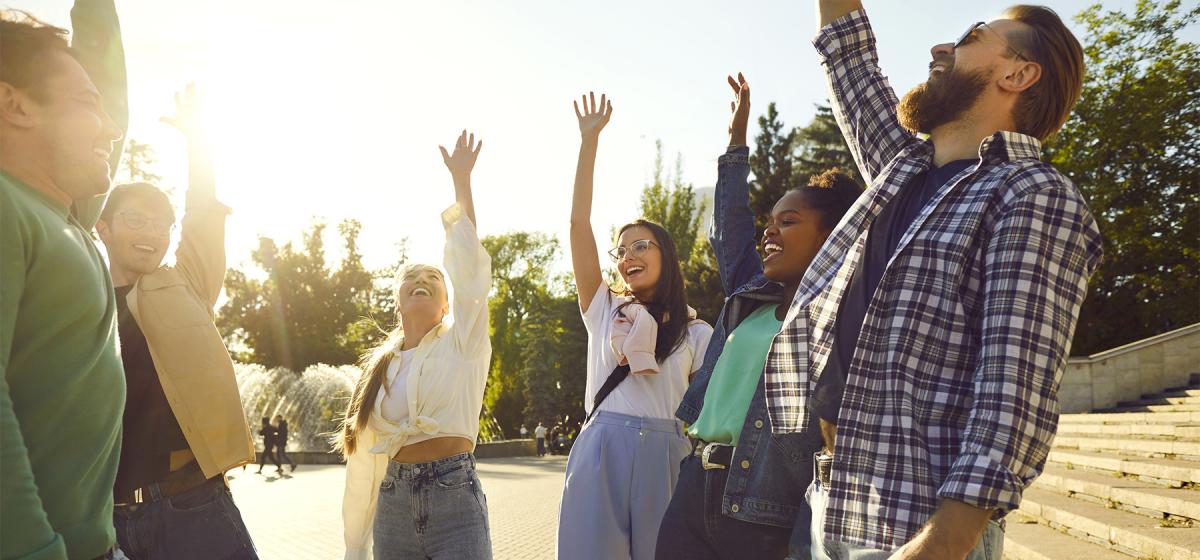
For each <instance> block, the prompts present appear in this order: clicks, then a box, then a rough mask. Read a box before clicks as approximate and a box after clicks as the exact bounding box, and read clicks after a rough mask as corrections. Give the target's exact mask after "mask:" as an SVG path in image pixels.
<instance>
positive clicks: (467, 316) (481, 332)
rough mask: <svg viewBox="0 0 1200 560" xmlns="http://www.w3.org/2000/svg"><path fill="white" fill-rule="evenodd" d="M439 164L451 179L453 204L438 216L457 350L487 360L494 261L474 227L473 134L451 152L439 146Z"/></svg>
mask: <svg viewBox="0 0 1200 560" xmlns="http://www.w3.org/2000/svg"><path fill="white" fill-rule="evenodd" d="M438 148H439V149H441V151H442V161H443V162H445V164H446V169H448V170H450V176H451V177H452V178H453V180H454V199H455V204H454V206H451V207H450V208H449V209H447V210H446V211H445V212H442V225H443V226H444V227H445V228H446V251H445V257H444V261H443V262H444V264H445V266H446V273H447V274H449V275H450V285H451V286H453V288H454V302H453V304H452V305H451V306H450V312H451V313H453V314H454V329H453V334H454V340H455V343H456V344H457V346H458V349H459V351H460V352H462V353H463V354H464V355H468V356H475V357H478V358H479V359H483V360H488V359H490V358H491V339H490V338H488V303H487V297H488V292H490V291H491V289H492V258H491V256H489V255H488V253H487V251H486V250H484V248H483V244H481V243H480V242H479V234H478V233H477V232H476V229H475V203H474V200H473V198H472V195H471V170H472V169H474V168H475V161H476V159H478V158H479V151H480V150H481V149H482V148H483V140H480V141H479V142H475V134H474V133H468V132H467V131H466V130H464V131H463V132H462V134H461V135H459V137H458V141H457V142H456V143H455V145H454V151H453V152H450V151H447V150H446V148H444V147H442V146H438Z"/></svg>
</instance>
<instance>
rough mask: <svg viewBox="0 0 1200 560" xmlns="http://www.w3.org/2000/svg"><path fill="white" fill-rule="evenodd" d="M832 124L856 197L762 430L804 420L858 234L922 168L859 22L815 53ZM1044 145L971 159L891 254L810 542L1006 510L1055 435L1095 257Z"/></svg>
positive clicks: (784, 362)
mask: <svg viewBox="0 0 1200 560" xmlns="http://www.w3.org/2000/svg"><path fill="white" fill-rule="evenodd" d="M814 43H815V45H816V47H817V50H818V51H819V52H820V54H821V56H822V59H823V61H822V63H823V64H824V66H825V70H826V73H827V76H828V80H829V86H830V89H831V92H832V98H833V110H834V114H835V116H836V117H837V121H838V124H839V125H840V127H841V129H842V132H843V134H844V135H845V136H846V139H847V141H848V143H849V145H850V149H851V151H852V152H853V153H854V157H855V161H856V162H857V163H858V166H859V169H860V171H861V172H862V174H863V177H865V178H866V180H867V182H868V184H870V185H871V186H870V188H868V189H867V191H866V192H864V193H863V195H862V196H861V197H860V198H859V199H858V201H857V202H856V203H855V205H854V206H853V207H852V208H851V209H850V210H849V211H848V212H847V213H846V216H845V217H844V218H843V219H842V221H841V223H839V224H838V226H837V227H836V229H835V230H834V232H833V234H832V235H830V237H829V240H828V241H827V242H826V243H825V245H824V247H822V249H821V251H820V253H819V254H818V255H817V256H816V258H815V260H814V261H813V263H812V265H811V266H810V268H809V269H808V272H807V273H806V274H805V277H804V279H803V281H802V282H801V284H800V288H799V290H798V291H797V292H796V298H795V300H794V301H793V302H792V306H791V308H790V310H789V312H788V316H787V318H786V319H785V323H784V324H785V326H784V328H783V330H782V331H781V332H780V333H779V335H778V336H777V337H776V339H775V341H774V343H773V346H772V348H771V351H770V354H769V355H768V358H767V365H766V372H765V375H766V393H767V401H768V408H769V413H770V415H771V423H772V425H773V426H774V430H775V432H777V433H789V432H798V431H805V430H807V429H809V423H810V422H814V421H815V420H813V419H812V417H811V415H810V414H809V412H808V411H807V410H806V400H807V398H808V396H809V395H810V394H811V392H812V390H813V389H814V388H815V387H816V382H817V380H818V379H819V378H820V375H821V372H822V370H823V369H824V367H825V364H826V362H827V361H828V359H829V356H830V350H831V348H832V346H833V339H834V324H835V322H836V320H837V312H838V308H839V304H840V302H841V298H842V296H843V294H844V293H845V291H846V288H847V286H848V285H849V284H850V279H851V278H852V277H853V275H854V272H855V268H856V267H857V266H858V265H859V264H860V263H861V261H862V256H863V251H864V248H865V247H866V240H867V233H868V231H869V229H870V225H871V222H872V220H874V219H875V217H876V216H877V215H878V214H879V212H880V210H881V209H882V208H883V207H884V206H885V205H886V204H887V202H888V201H889V200H890V199H891V198H892V197H893V196H894V195H895V194H896V193H897V191H899V190H900V189H901V188H905V186H906V185H908V184H909V183H910V182H911V181H912V180H913V178H914V177H917V176H918V175H919V174H920V173H922V172H923V171H925V170H926V169H929V168H930V167H931V166H932V164H933V144H932V143H930V142H928V141H925V140H922V139H920V138H918V137H916V136H914V135H913V134H912V133H910V132H909V131H907V130H905V129H904V128H902V127H901V126H900V124H899V122H898V120H897V115H896V105H897V99H896V94H895V92H893V91H892V88H891V86H890V85H889V84H888V82H887V79H886V78H885V77H884V76H883V75H882V73H881V72H880V69H879V65H878V58H877V55H876V51H875V37H874V35H873V33H872V32H871V28H870V24H869V22H868V21H867V17H866V15H865V14H864V13H863V12H861V11H860V12H854V13H851V14H849V15H847V16H845V17H843V18H840V19H838V20H837V21H835V22H833V23H832V24H830V25H828V26H826V27H825V28H823V29H822V30H821V31H820V33H819V34H818V36H817V37H816V39H815V41H814ZM1040 154H1041V144H1040V143H1039V142H1038V141H1037V140H1036V139H1034V138H1031V137H1029V136H1026V135H1023V134H1017V133H1013V132H997V133H996V134H994V135H992V136H990V137H988V138H986V139H984V140H983V142H982V143H981V144H980V146H979V163H978V165H976V166H972V167H970V168H968V169H967V170H965V171H963V172H962V173H960V174H959V175H958V176H956V177H954V178H953V179H952V180H950V181H949V182H948V183H947V184H946V185H944V186H942V187H941V188H940V189H939V190H938V191H937V193H936V194H935V195H934V196H933V198H932V199H931V200H930V201H929V203H928V204H926V206H925V207H924V208H923V209H922V210H921V212H920V214H919V215H918V216H917V218H916V220H915V221H914V222H913V224H912V225H911V227H909V229H908V231H907V232H906V233H905V234H904V236H903V237H902V238H901V240H900V244H899V246H898V247H897V248H896V251H895V253H893V255H892V257H891V260H890V262H889V263H888V267H887V269H886V271H885V272H884V273H883V277H882V278H881V280H880V283H879V288H878V290H877V291H876V292H875V294H874V295H873V297H872V299H871V301H870V303H869V305H868V308H867V313H866V318H865V320H864V322H863V326H862V331H861V333H860V336H859V340H858V345H857V347H856V348H855V350H854V357H853V360H852V361H851V363H850V367H849V371H848V372H847V379H846V390H845V396H844V399H843V401H842V407H841V411H840V417H839V421H838V437H837V441H836V448H835V449H834V466H833V477H832V483H831V484H830V487H829V489H828V490H829V506H828V509H827V510H826V524H825V536H826V538H828V539H831V540H836V541H841V542H846V543H850V544H855V545H859V546H866V547H871V548H877V549H884V550H891V549H895V548H898V547H900V546H903V545H904V544H905V543H906V542H907V541H908V540H909V539H911V538H912V537H913V536H914V535H915V534H916V533H917V531H918V530H919V529H920V528H921V526H922V525H923V524H924V523H925V521H927V520H928V519H929V517H930V516H932V514H933V512H934V510H935V509H936V508H937V505H938V502H939V501H940V500H942V499H947V498H948V499H954V500H959V501H962V502H966V503H968V504H971V505H973V506H976V507H980V508H984V509H992V510H996V511H997V517H999V516H1003V515H1004V514H1005V513H1007V512H1008V511H1010V510H1012V509H1014V508H1016V507H1017V505H1018V504H1019V502H1020V500H1021V492H1022V491H1023V489H1024V488H1026V487H1027V486H1029V484H1030V483H1032V482H1033V480H1034V479H1035V478H1036V477H1037V476H1038V475H1039V474H1040V473H1041V470H1042V467H1043V465H1044V463H1045V461H1046V455H1047V453H1048V451H1049V447H1050V443H1051V440H1052V439H1053V438H1054V432H1055V429H1056V426H1057V424H1058V398H1057V391H1058V384H1059V380H1060V379H1061V375H1062V371H1063V368H1064V366H1065V364H1066V359H1067V356H1068V354H1069V349H1070V343H1071V335H1072V333H1073V332H1074V330H1075V322H1076V319H1077V317H1078V315H1079V308H1080V305H1081V304H1082V303H1083V298H1084V295H1085V294H1086V291H1087V284H1088V279H1089V278H1090V276H1091V274H1092V273H1093V272H1094V271H1095V268H1096V266H1097V264H1098V263H1099V261H1100V256H1101V249H1100V233H1099V231H1098V230H1097V228H1096V223H1095V220H1094V219H1093V218H1092V214H1091V212H1090V211H1089V210H1088V208H1087V206H1086V205H1085V204H1084V201H1083V198H1082V196H1081V195H1080V193H1079V191H1078V190H1077V189H1076V188H1075V186H1074V185H1072V184H1071V182H1070V181H1068V180H1067V178H1066V177H1064V176H1062V174H1060V173H1059V172H1058V171H1057V170H1055V169H1054V168H1053V167H1052V166H1050V165H1049V164H1047V163H1043V162H1042V161H1041V160H1040Z"/></svg>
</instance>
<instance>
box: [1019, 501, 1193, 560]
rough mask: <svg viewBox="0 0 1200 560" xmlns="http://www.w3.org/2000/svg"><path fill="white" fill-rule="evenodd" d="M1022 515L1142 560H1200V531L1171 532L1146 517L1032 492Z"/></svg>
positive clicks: (1173, 530) (1022, 502)
mask: <svg viewBox="0 0 1200 560" xmlns="http://www.w3.org/2000/svg"><path fill="white" fill-rule="evenodd" d="M1021 511H1022V512H1024V513H1026V514H1028V515H1030V516H1032V517H1034V518H1037V519H1038V522H1039V523H1043V524H1046V525H1049V526H1051V527H1053V528H1059V529H1062V530H1066V531H1068V532H1069V533H1070V534H1072V535H1075V536H1079V537H1081V538H1086V539H1087V540H1089V541H1091V542H1093V543H1096V544H1099V545H1101V546H1106V547H1108V548H1113V549H1115V550H1117V551H1120V552H1124V553H1126V554H1131V555H1135V556H1138V557H1142V558H1145V557H1149V558H1157V559H1159V560H1197V559H1200V528H1171V527H1168V526H1163V525H1162V524H1160V522H1159V521H1155V520H1154V519H1150V518H1148V517H1146V516H1142V515H1137V514H1135V513H1129V512H1124V511H1119V510H1115V509H1108V508H1106V507H1104V506H1100V505H1096V504H1092V503H1088V502H1085V501H1083V500H1075V499H1071V498H1068V497H1066V496H1063V495H1060V494H1056V493H1054V492H1050V491H1048V490H1043V489H1038V488H1029V489H1027V490H1026V491H1025V493H1024V497H1023V498H1022V500H1021Z"/></svg>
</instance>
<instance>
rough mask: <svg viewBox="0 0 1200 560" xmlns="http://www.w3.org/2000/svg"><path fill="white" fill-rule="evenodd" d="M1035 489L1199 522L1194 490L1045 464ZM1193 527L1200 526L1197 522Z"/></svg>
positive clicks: (1198, 499)
mask: <svg viewBox="0 0 1200 560" xmlns="http://www.w3.org/2000/svg"><path fill="white" fill-rule="evenodd" d="M1034 487H1035V488H1042V489H1045V490H1050V491H1052V492H1057V493H1059V494H1065V495H1069V496H1073V497H1075V498H1078V499H1083V500H1087V501H1090V502H1093V503H1098V504H1100V505H1103V506H1105V507H1118V508H1119V509H1122V510H1125V511H1131V512H1133V513H1140V514H1142V515H1147V516H1150V517H1153V518H1155V519H1162V518H1163V517H1165V516H1168V515H1171V516H1176V517H1178V518H1186V519H1190V520H1193V521H1200V491H1197V490H1192V489H1187V488H1163V487H1161V486H1158V485H1155V484H1150V483H1148V482H1141V481H1139V480H1134V479H1129V478H1122V477H1119V476H1113V475H1111V474H1107V475H1106V474H1100V473H1096V472H1089V471H1085V470H1082V469H1067V468H1064V467H1061V466H1058V465H1048V466H1047V467H1046V469H1045V471H1043V472H1042V476H1040V477H1038V479H1037V482H1035V483H1034ZM1195 526H1196V527H1200V523H1196V524H1195Z"/></svg>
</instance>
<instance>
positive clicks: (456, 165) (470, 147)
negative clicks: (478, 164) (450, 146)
mask: <svg viewBox="0 0 1200 560" xmlns="http://www.w3.org/2000/svg"><path fill="white" fill-rule="evenodd" d="M438 149H440V150H441V151H442V162H444V163H445V164H446V168H447V169H449V170H450V174H451V175H455V176H458V175H470V174H471V170H472V169H474V168H475V160H476V159H478V158H479V150H482V149H483V140H480V141H479V142H475V133H474V132H472V133H470V135H468V134H467V131H466V130H465V129H464V130H463V131H462V134H460V135H459V136H458V141H457V142H455V143H454V151H453V152H449V151H447V150H446V148H445V147H443V146H438Z"/></svg>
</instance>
